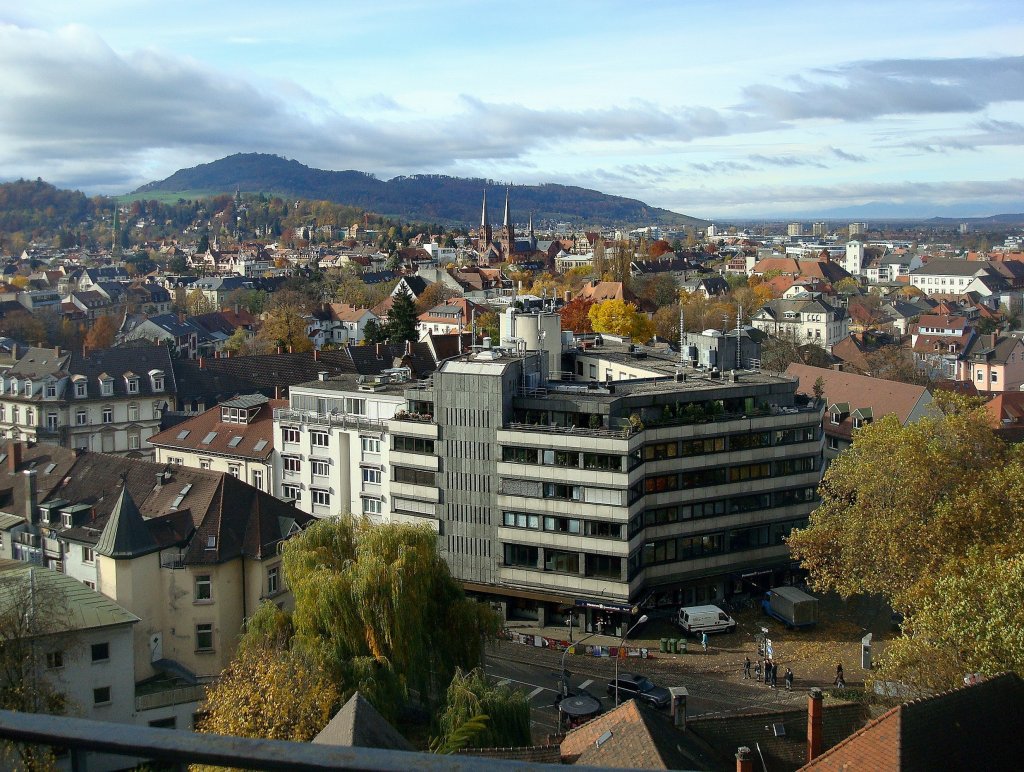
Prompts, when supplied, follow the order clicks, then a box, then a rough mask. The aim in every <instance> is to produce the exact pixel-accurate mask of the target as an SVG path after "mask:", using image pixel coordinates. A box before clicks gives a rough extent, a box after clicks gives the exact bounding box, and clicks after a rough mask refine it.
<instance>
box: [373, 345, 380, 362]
mask: <svg viewBox="0 0 1024 772" xmlns="http://www.w3.org/2000/svg"><path fill="white" fill-rule="evenodd" d="M374 345H375V347H376V348H375V349H374V350H375V353H376V355H377V359H380V343H379V342H378V343H376V344H374Z"/></svg>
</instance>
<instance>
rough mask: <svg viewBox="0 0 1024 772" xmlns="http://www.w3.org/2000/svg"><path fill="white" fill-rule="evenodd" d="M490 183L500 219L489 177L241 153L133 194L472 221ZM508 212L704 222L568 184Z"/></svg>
mask: <svg viewBox="0 0 1024 772" xmlns="http://www.w3.org/2000/svg"><path fill="white" fill-rule="evenodd" d="M485 187H486V188H487V201H488V210H489V214H490V219H491V222H492V223H493V224H495V225H498V224H500V222H501V217H502V211H503V208H504V203H505V189H504V187H502V186H499V185H497V184H495V183H494V182H493V181H486V180H482V179H466V178H462V177H446V176H442V175H416V176H412V177H395V178H394V179H391V180H387V181H384V180H379V179H377V178H376V177H374V176H373V175H370V174H366V173H364V172H358V171H342V172H334V171H324V170H322V169H312V168H310V167H308V166H304V165H303V164H301V163H299V162H298V161H290V160H287V159H284V158H281V157H279V156H276V155H266V154H261V153H239V154H236V155H232V156H228V157H227V158H222V159H220V160H219V161H213V162H212V163H208V164H201V165H199V166H195V167H192V168H191V169H181V170H179V171H177V172H175V173H174V174H172V175H171V176H170V177H168V178H167V179H165V180H161V181H159V182H150V183H148V184H146V185H143V186H142V187H141V188H139V189H138V190H137V191H135V193H139V194H146V193H150V192H156V191H161V192H165V193H177V192H181V193H189V194H192V195H195V194H197V193H200V192H202V193H210V194H213V193H233V192H234V191H235V190H236V189H238V190H240V191H242V192H243V193H273V194H278V195H284V196H294V197H296V198H304V199H311V200H324V201H334V202H337V203H341V204H348V205H350V206H355V207H360V208H362V209H366V210H368V211H371V212H376V213H378V214H383V215H389V216H394V217H398V218H401V219H404V220H420V221H429V222H448V223H459V224H462V225H467V226H468V225H476V224H478V223H479V222H480V204H481V195H482V192H483V190H484V188H485ZM511 207H512V217H513V219H514V220H515V221H516V222H518V223H523V222H525V221H526V220H527V219H528V217H529V215H530V214H531V213H532V214H533V217H534V219H535V220H538V221H539V220H556V221H562V220H565V221H568V222H573V223H577V224H583V225H587V224H604V225H612V224H616V225H617V224H622V225H626V224H629V225H637V226H639V225H650V224H657V223H660V224H664V225H688V224H700V223H703V221H702V220H698V219H697V218H694V217H688V216H686V215H682V214H678V213H676V212H671V211H669V210H667V209H659V208H657V207H653V206H648V205H647V204H645V203H643V202H642V201H637V200H635V199H631V198H623V197H621V196H609V195H605V194H604V193H599V192H598V191H596V190H588V189H587V188H578V187H572V186H568V185H553V184H548V185H516V186H514V187H513V188H512V191H511Z"/></svg>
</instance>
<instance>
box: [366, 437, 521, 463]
mask: <svg viewBox="0 0 1024 772" xmlns="http://www.w3.org/2000/svg"><path fill="white" fill-rule="evenodd" d="M394 449H395V450H404V451H406V452H407V453H429V454H430V455H433V454H434V441H433V440H425V439H423V438H422V437H403V436H401V435H397V436H395V438H394ZM374 452H379V451H374ZM534 460H536V451H534Z"/></svg>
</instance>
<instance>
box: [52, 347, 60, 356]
mask: <svg viewBox="0 0 1024 772" xmlns="http://www.w3.org/2000/svg"><path fill="white" fill-rule="evenodd" d="M53 355H54V356H55V357H59V356H60V346H54V347H53Z"/></svg>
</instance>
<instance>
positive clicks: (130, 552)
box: [96, 482, 160, 560]
mask: <svg viewBox="0 0 1024 772" xmlns="http://www.w3.org/2000/svg"><path fill="white" fill-rule="evenodd" d="M159 548H160V546H159V545H158V544H157V543H156V541H155V540H154V539H153V535H152V534H151V533H150V532H149V528H147V527H146V521H145V519H144V518H143V517H142V513H141V512H139V508H138V507H137V506H136V505H135V500H134V499H133V498H132V497H131V494H130V493H128V486H127V485H125V484H124V483H123V482H122V486H121V494H120V496H119V497H118V499H117V503H116V504H114V509H113V510H112V511H111V513H110V517H109V518H108V519H107V524H106V525H105V526H104V527H103V533H101V534H100V538H99V541H98V542H96V552H98V553H99V554H100V555H104V556H106V557H108V558H114V559H115V560H119V559H124V558H134V557H138V556H140V555H145V554H147V553H149V552H154V551H156V550H158V549H159Z"/></svg>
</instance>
